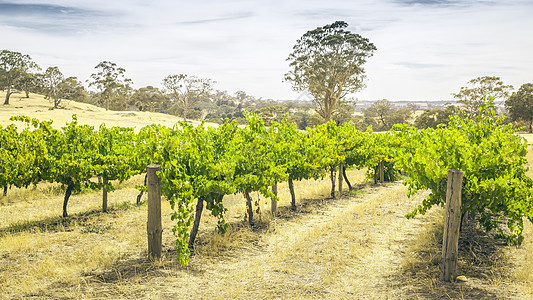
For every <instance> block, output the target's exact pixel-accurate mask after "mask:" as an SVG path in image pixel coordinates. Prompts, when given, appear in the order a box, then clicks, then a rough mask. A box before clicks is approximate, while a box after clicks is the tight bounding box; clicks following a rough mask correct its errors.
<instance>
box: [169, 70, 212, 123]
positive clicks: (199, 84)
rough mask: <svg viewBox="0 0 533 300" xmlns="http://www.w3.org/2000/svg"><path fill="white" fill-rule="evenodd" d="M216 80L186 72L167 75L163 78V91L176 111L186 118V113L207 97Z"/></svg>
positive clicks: (184, 119)
mask: <svg viewBox="0 0 533 300" xmlns="http://www.w3.org/2000/svg"><path fill="white" fill-rule="evenodd" d="M215 83H216V82H215V81H213V80H211V79H208V78H198V77H196V76H189V75H186V74H176V75H169V76H167V77H165V78H164V79H163V82H162V84H163V86H164V88H165V93H166V94H167V95H168V97H170V99H171V100H172V102H173V104H174V105H175V106H176V108H177V111H178V112H180V113H181V114H182V116H183V121H186V120H187V114H188V113H189V111H190V110H191V109H192V107H193V105H194V104H196V103H197V102H198V101H200V100H201V99H203V98H207V97H208V96H209V93H210V92H211V90H212V89H213V85H214V84H215Z"/></svg>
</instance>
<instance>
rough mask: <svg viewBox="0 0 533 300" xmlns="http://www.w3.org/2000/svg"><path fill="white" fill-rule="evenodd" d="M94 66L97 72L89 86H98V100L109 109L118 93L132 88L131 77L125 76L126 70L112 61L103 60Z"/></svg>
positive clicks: (92, 76)
mask: <svg viewBox="0 0 533 300" xmlns="http://www.w3.org/2000/svg"><path fill="white" fill-rule="evenodd" d="M94 68H95V69H96V70H97V72H96V73H93V74H92V75H91V79H92V81H91V82H90V83H89V86H94V87H95V88H96V90H97V92H98V96H99V99H98V100H99V101H98V102H100V104H103V106H104V107H105V109H106V110H109V106H110V104H111V101H112V100H113V99H114V98H117V95H119V94H123V93H124V92H125V91H127V90H130V89H131V88H130V84H131V79H129V78H125V77H124V73H125V72H126V70H125V69H124V68H121V67H118V66H117V64H115V63H113V62H110V61H102V62H100V63H99V64H98V65H96V67H94Z"/></svg>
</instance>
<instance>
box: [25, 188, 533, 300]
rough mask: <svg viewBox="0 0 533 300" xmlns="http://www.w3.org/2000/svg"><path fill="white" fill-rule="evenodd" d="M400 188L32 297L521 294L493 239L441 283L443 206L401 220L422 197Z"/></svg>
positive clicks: (325, 204) (129, 262) (463, 257)
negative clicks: (457, 278) (187, 256)
mask: <svg viewBox="0 0 533 300" xmlns="http://www.w3.org/2000/svg"><path fill="white" fill-rule="evenodd" d="M406 194H407V189H406V187H404V186H403V185H402V184H401V183H392V184H386V185H383V186H373V187H369V186H367V187H366V188H364V189H363V190H362V191H360V192H358V193H357V195H356V196H348V195H345V196H344V197H342V198H341V199H337V200H320V199H318V200H309V201H308V202H307V204H304V205H301V206H300V208H301V211H300V212H296V213H287V212H285V213H282V217H278V218H276V219H275V220H272V221H271V222H270V223H268V226H264V227H263V228H261V229H258V230H255V231H250V230H249V229H247V228H246V227H244V226H243V225H242V224H243V222H242V220H241V221H238V222H235V223H234V227H233V229H232V230H230V231H229V232H228V233H227V234H226V235H225V236H220V235H216V234H215V235H213V234H212V228H210V229H205V227H204V231H203V232H202V233H201V234H200V239H199V244H198V247H197V250H198V252H199V253H198V254H197V255H195V256H193V257H191V261H190V265H189V267H187V268H183V267H181V266H179V265H177V263H176V260H175V258H174V253H168V254H167V256H166V258H165V259H164V260H163V261H162V262H160V263H149V262H147V261H146V260H145V258H144V255H145V253H139V254H138V255H137V256H128V257H124V258H122V259H119V262H118V263H117V264H115V265H114V266H113V268H111V269H110V270H106V271H103V272H102V271H99V273H90V274H85V275H84V279H83V280H82V283H80V284H79V285H77V286H60V285H58V286H55V287H53V288H52V289H51V290H48V292H46V294H39V295H35V296H36V298H47V297H48V298H87V299H524V298H523V296H524V295H518V294H517V293H516V290H517V289H518V288H520V286H519V285H517V284H516V283H513V277H512V276H510V275H509V274H508V272H507V271H509V270H512V268H511V267H510V265H511V264H510V263H509V262H508V261H507V260H506V259H505V255H502V253H503V252H505V251H508V250H509V249H507V248H502V247H500V246H495V245H494V243H493V242H490V241H491V240H490V239H486V240H487V241H488V243H489V244H484V245H483V247H485V248H487V249H488V248H489V247H493V250H491V251H489V252H487V254H486V257H485V258H482V257H480V253H481V252H477V254H476V255H477V256H476V257H475V259H478V261H474V260H473V259H474V258H473V257H472V256H469V255H470V254H469V253H470V251H469V250H467V251H466V252H461V253H460V261H459V268H458V272H459V273H461V272H463V273H464V275H466V276H467V277H468V281H467V282H462V283H449V284H444V283H442V282H441V281H439V280H438V264H439V261H440V253H439V249H440V248H439V247H441V246H440V245H439V241H440V239H441V236H439V234H441V233H439V232H438V228H439V226H441V225H440V224H439V222H440V220H442V209H438V208H435V209H432V210H431V211H430V212H429V213H428V214H427V215H425V216H417V217H416V218H415V219H412V220H407V219H406V218H405V217H404V216H405V214H406V213H408V212H410V211H412V209H413V208H414V207H415V206H416V205H418V204H419V203H420V202H421V201H422V199H423V198H424V197H425V196H426V195H425V194H420V195H416V196H414V197H412V198H407V197H406ZM317 202H319V203H320V202H322V203H320V204H316V203H317ZM235 224H236V225H237V226H236V227H235ZM206 227H207V226H206ZM168 242H169V241H166V242H165V243H166V244H167V245H168V244H169V243H168ZM476 243H482V241H481V240H477V241H476ZM460 244H461V242H460ZM480 245H481V244H480ZM483 253H485V252H483ZM480 259H481V260H480ZM496 262H497V263H496ZM506 270H507V271H506ZM529 295H530V294H529ZM28 296H29V295H28Z"/></svg>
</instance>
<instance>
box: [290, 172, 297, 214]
mask: <svg viewBox="0 0 533 300" xmlns="http://www.w3.org/2000/svg"><path fill="white" fill-rule="evenodd" d="M289 192H290V193H291V209H292V210H296V196H295V194H294V183H293V182H292V177H291V176H289Z"/></svg>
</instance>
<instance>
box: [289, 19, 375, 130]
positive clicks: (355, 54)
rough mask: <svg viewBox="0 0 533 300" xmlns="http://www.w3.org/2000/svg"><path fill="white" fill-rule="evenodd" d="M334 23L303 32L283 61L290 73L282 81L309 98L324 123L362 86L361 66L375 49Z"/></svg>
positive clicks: (337, 23) (343, 23) (344, 24)
mask: <svg viewBox="0 0 533 300" xmlns="http://www.w3.org/2000/svg"><path fill="white" fill-rule="evenodd" d="M347 27H348V24H347V23H346V22H343V21H337V22H334V23H333V24H329V25H326V26H324V27H318V28H316V29H313V30H310V31H308V32H307V33H305V34H304V35H303V36H302V37H301V38H300V39H299V40H297V41H296V45H295V46H294V47H293V52H292V53H291V54H290V55H289V57H288V58H287V61H289V66H290V67H291V70H290V71H289V72H288V73H286V74H285V81H289V82H291V83H292V88H293V89H294V90H295V91H297V92H308V93H309V94H310V95H311V96H312V97H313V103H314V104H315V109H316V111H317V113H318V114H319V115H320V116H321V117H322V118H324V121H325V122H327V121H329V120H330V119H331V117H332V115H333V113H334V111H335V109H336V108H337V106H338V104H340V103H341V102H343V101H344V100H345V98H346V96H347V95H349V94H352V93H355V92H357V91H359V90H361V89H362V88H363V87H364V86H365V85H364V79H365V70H364V69H363V65H364V64H365V63H366V61H367V59H368V58H369V57H371V56H372V55H373V53H374V51H375V50H376V46H374V44H372V43H371V42H370V41H369V40H368V39H367V38H364V37H362V36H360V35H359V34H356V33H352V32H350V31H348V30H346V28H347Z"/></svg>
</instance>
